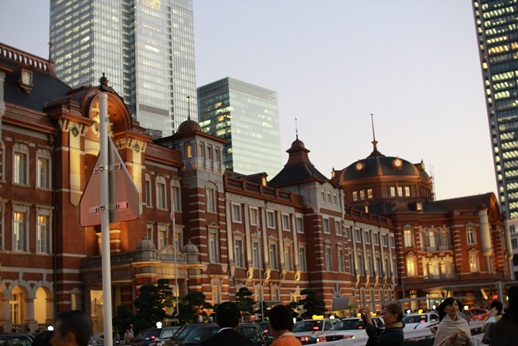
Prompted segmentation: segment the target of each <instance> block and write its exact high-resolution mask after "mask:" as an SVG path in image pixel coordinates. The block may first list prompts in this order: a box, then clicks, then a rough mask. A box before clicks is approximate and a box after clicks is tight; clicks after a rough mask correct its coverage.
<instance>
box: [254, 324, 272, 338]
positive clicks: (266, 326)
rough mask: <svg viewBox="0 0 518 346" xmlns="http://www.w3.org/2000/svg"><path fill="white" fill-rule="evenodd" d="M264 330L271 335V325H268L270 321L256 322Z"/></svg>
mask: <svg viewBox="0 0 518 346" xmlns="http://www.w3.org/2000/svg"><path fill="white" fill-rule="evenodd" d="M255 323H256V324H257V325H258V326H259V327H260V328H261V329H262V330H263V332H264V334H266V335H270V326H269V325H268V322H255Z"/></svg>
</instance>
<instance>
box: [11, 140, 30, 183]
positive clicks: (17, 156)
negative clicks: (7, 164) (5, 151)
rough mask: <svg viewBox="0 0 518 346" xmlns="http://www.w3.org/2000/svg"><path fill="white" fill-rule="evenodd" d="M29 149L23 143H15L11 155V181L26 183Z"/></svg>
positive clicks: (27, 181) (27, 180)
mask: <svg viewBox="0 0 518 346" xmlns="http://www.w3.org/2000/svg"><path fill="white" fill-rule="evenodd" d="M28 159H29V149H28V147H27V146H26V145H25V144H19V143H16V144H15V145H14V155H13V182H14V183H16V184H23V185H28V184H29V179H28V167H29V166H28V162H27V161H28Z"/></svg>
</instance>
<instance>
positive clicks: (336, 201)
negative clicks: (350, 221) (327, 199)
mask: <svg viewBox="0 0 518 346" xmlns="http://www.w3.org/2000/svg"><path fill="white" fill-rule="evenodd" d="M333 204H334V205H338V196H337V194H336V193H334V194H333Z"/></svg>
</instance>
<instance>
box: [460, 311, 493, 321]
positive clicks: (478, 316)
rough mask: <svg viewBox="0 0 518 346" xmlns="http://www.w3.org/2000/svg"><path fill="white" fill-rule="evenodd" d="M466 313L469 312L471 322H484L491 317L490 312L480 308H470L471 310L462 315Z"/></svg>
mask: <svg viewBox="0 0 518 346" xmlns="http://www.w3.org/2000/svg"><path fill="white" fill-rule="evenodd" d="M466 311H469V312H470V314H471V318H470V320H471V321H485V320H486V319H487V318H488V317H489V316H490V315H491V312H490V311H489V310H486V309H482V308H471V309H468V310H465V311H464V313H466Z"/></svg>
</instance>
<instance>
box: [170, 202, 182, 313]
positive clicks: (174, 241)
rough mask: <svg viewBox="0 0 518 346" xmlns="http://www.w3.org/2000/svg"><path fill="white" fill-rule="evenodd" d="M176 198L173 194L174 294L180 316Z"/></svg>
mask: <svg viewBox="0 0 518 346" xmlns="http://www.w3.org/2000/svg"><path fill="white" fill-rule="evenodd" d="M175 198H176V196H173V199H172V200H171V221H172V222H173V244H174V245H175V246H174V249H173V251H174V255H173V259H174V287H175V288H174V294H175V296H176V309H175V315H176V316H178V315H179V314H180V312H179V310H178V309H179V306H178V296H179V295H180V287H178V271H177V267H176V266H177V262H176V251H177V250H178V249H177V247H176V244H177V242H176V231H175V229H176V219H175V215H174V212H175V210H176V209H175V207H174V203H175ZM178 246H180V244H178Z"/></svg>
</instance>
